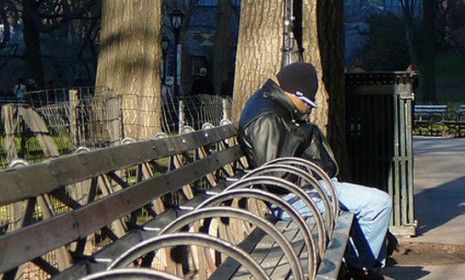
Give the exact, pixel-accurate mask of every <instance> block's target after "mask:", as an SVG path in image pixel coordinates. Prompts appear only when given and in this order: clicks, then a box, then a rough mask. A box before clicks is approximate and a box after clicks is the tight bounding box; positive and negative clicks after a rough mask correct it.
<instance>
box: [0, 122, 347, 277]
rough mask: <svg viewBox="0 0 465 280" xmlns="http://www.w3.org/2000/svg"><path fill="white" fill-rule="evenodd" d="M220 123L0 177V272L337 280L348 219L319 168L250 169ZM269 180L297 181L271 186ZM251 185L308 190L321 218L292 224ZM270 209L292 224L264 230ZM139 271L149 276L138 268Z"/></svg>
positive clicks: (271, 223)
mask: <svg viewBox="0 0 465 280" xmlns="http://www.w3.org/2000/svg"><path fill="white" fill-rule="evenodd" d="M223 124H224V125H222V126H219V127H212V126H211V125H205V126H204V127H203V129H202V130H198V131H193V130H192V129H190V128H189V127H186V128H185V129H184V130H183V131H184V132H185V133H182V134H180V135H176V136H169V137H168V136H167V135H165V134H159V135H157V137H155V139H152V140H145V141H140V142H134V141H132V140H131V139H126V140H125V141H123V143H122V144H121V145H118V146H114V147H108V148H103V149H96V150H91V151H89V150H87V149H86V148H81V149H79V151H77V152H76V153H75V154H72V155H67V156H60V157H57V158H54V159H50V160H47V161H45V162H42V163H38V164H33V165H27V163H25V162H22V161H17V162H15V163H13V164H12V168H10V169H8V170H5V171H3V172H1V173H0V182H1V188H0V193H1V195H0V207H1V209H12V212H11V213H12V217H13V219H12V221H3V220H1V221H0V223H2V224H3V225H4V227H2V228H4V231H5V232H4V233H3V234H1V235H0V251H1V252H2V253H1V254H0V273H2V274H3V276H4V277H7V278H8V277H10V278H13V277H15V276H17V275H19V274H20V273H22V272H24V271H27V270H28V269H30V266H31V264H34V265H35V266H37V267H38V268H39V270H40V271H39V272H37V274H40V275H45V277H44V278H46V277H51V278H52V279H80V278H83V277H87V279H121V278H118V277H129V278H133V279H154V277H159V278H157V279H179V278H176V277H175V276H173V274H174V273H176V272H178V273H179V272H180V271H184V273H186V274H185V275H184V276H185V277H189V274H188V273H189V272H186V271H190V272H191V273H196V274H197V276H198V277H199V278H200V279H204V278H206V277H207V276H208V277H209V278H210V279H232V278H234V279H240V278H244V277H245V278H247V277H249V276H250V275H253V276H255V277H256V278H258V279H277V278H279V279H281V278H288V277H291V278H293V279H306V278H307V277H308V278H310V279H337V277H338V273H339V269H340V267H341V262H342V258H343V254H344V251H345V247H346V243H347V240H348V236H349V231H350V228H351V224H352V219H353V216H352V214H350V213H347V212H341V211H339V208H338V205H337V199H336V197H335V195H334V194H333V193H332V192H331V191H330V190H329V195H328V190H324V189H321V186H320V185H319V184H318V182H317V180H316V179H315V178H317V179H324V178H323V177H324V175H322V174H321V170H318V168H315V167H314V166H313V165H311V164H309V163H308V162H302V161H301V160H299V159H293V158H289V159H280V160H278V161H277V162H275V163H270V164H269V165H266V166H264V167H261V168H258V169H254V170H250V169H249V168H248V165H247V161H246V159H245V157H244V154H243V151H242V149H241V148H240V146H239V145H238V143H237V140H236V138H235V137H236V133H237V131H236V128H235V126H234V125H231V124H228V123H223ZM280 172H281V173H286V174H288V173H292V174H294V175H296V176H297V178H299V180H298V182H290V181H286V180H284V179H282V178H281V177H276V176H273V174H279V173H280ZM263 186H274V187H279V188H284V189H287V190H290V191H292V192H295V193H298V194H299V196H301V197H304V198H305V195H304V194H302V193H304V192H302V190H301V187H305V186H307V187H312V188H315V189H316V190H319V194H320V197H322V198H323V197H326V198H325V199H324V200H325V201H326V204H325V209H324V211H322V212H321V211H317V210H315V216H313V217H310V218H307V219H306V220H303V218H302V217H301V216H300V215H298V214H295V213H294V214H292V213H293V212H292V211H293V210H292V207H291V208H289V209H287V208H286V207H287V206H288V205H287V204H286V202H285V201H284V200H282V198H281V197H279V196H277V195H273V194H271V193H269V192H267V191H266V190H264V189H263V188H262V187H263ZM233 198H242V199H233ZM307 199H308V197H307ZM306 203H309V204H310V205H311V203H312V202H311V201H309V200H306ZM270 204H274V205H280V206H282V208H283V209H285V210H286V209H287V211H289V212H290V213H291V214H290V216H291V217H293V219H291V220H289V221H280V220H276V219H275V218H274V216H273V215H270V213H269V211H268V208H267V205H270ZM0 218H2V219H4V217H0ZM214 218H219V219H214ZM199 220H203V221H204V222H203V224H202V226H199V225H198V224H196V223H195V221H199ZM186 227H187V228H189V229H191V231H195V232H188V233H187V232H185V231H183V230H182V229H186ZM207 232H210V233H213V234H211V235H207V234H205V233H207ZM184 245H196V247H195V248H196V249H192V248H191V247H189V248H191V249H185V247H183V246H184ZM171 247H174V248H173V249H169V248H171ZM202 248H206V249H202ZM212 249H215V250H216V251H219V252H221V253H222V255H221V256H218V254H214V253H211V251H210V250H212ZM186 250H187V251H186ZM155 251H157V252H159V253H157V254H155V253H153V252H155ZM185 252H189V254H185ZM225 256H227V257H225ZM160 258H161V259H160ZM154 259H155V260H159V261H160V262H159V263H160V264H156V262H154V261H153V260H154ZM128 264H132V266H134V267H130V268H128V267H127V265H128ZM150 264H153V265H154V266H155V268H158V270H157V269H151V270H147V269H144V268H143V267H146V266H150ZM157 265H158V266H157ZM160 270H164V272H162V271H160ZM178 275H179V274H178ZM190 276H192V275H190Z"/></svg>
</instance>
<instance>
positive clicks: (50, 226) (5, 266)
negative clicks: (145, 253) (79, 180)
mask: <svg viewBox="0 0 465 280" xmlns="http://www.w3.org/2000/svg"><path fill="white" fill-rule="evenodd" d="M242 156H243V154H242V150H241V148H240V146H234V147H231V148H228V149H226V150H223V151H219V152H217V153H215V154H214V155H210V156H208V157H206V158H204V159H201V160H199V161H196V162H193V163H191V164H189V165H186V166H184V167H181V168H179V169H175V170H173V171H172V172H170V173H167V174H164V175H161V176H158V177H154V178H151V179H149V180H146V181H143V182H141V183H138V184H136V185H134V186H132V187H130V188H126V189H124V190H121V191H119V192H117V193H114V194H112V195H109V196H107V197H104V198H102V199H100V200H98V201H96V202H94V203H92V204H89V205H86V206H83V207H82V208H80V209H76V210H74V211H73V212H71V213H68V214H64V215H61V216H57V217H54V218H51V219H49V220H46V221H43V222H40V223H37V224H34V225H32V226H30V227H26V228H22V229H20V230H18V231H15V232H12V233H8V234H5V235H2V236H0V252H8V254H1V255H0V271H2V272H3V271H7V270H9V269H11V268H14V267H16V266H17V265H20V264H22V263H24V262H26V261H28V260H30V259H33V258H35V257H38V256H41V255H43V254H45V253H46V252H48V251H51V250H53V249H55V248H58V247H60V246H62V245H65V244H67V243H69V242H71V241H73V240H75V239H77V238H84V237H86V236H87V235H89V234H91V233H93V232H95V231H97V230H98V229H100V228H101V227H103V226H105V225H108V224H110V223H111V222H112V221H114V220H116V219H118V218H120V217H122V216H124V215H126V214H129V213H131V212H132V211H134V210H135V209H138V208H140V207H142V206H143V205H145V204H146V203H149V202H150V201H151V200H153V198H154V197H159V196H161V195H163V194H166V193H168V192H172V191H175V190H177V189H179V188H180V187H181V186H183V185H185V184H187V183H190V182H192V181H195V180H197V179H198V178H199V177H201V176H205V175H206V174H208V173H210V172H212V171H213V170H217V169H220V168H221V167H222V166H224V165H225V164H227V163H229V162H233V161H235V160H238V159H239V158H240V157H242ZM116 209H117V210H116ZM89 217H92V219H89ZM31 236H34V238H31Z"/></svg>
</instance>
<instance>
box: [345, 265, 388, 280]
mask: <svg viewBox="0 0 465 280" xmlns="http://www.w3.org/2000/svg"><path fill="white" fill-rule="evenodd" d="M341 279H344V280H364V279H370V280H384V279H385V278H384V276H383V274H382V273H381V269H379V268H362V269H360V268H355V267H345V273H344V275H343V276H342V277H341Z"/></svg>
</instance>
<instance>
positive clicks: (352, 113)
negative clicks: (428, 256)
mask: <svg viewBox="0 0 465 280" xmlns="http://www.w3.org/2000/svg"><path fill="white" fill-rule="evenodd" d="M415 74H416V73H414V72H404V71H402V72H366V73H347V74H346V76H345V78H346V94H347V95H346V120H347V145H348V156H349V162H350V172H351V177H352V181H353V182H354V183H359V184H362V185H366V186H371V187H376V188H378V189H381V190H384V191H386V192H388V193H389V195H391V197H392V200H393V212H392V216H391V223H390V230H391V232H392V233H393V234H395V235H398V236H413V235H415V224H416V222H415V217H414V199H413V195H414V194H413V186H414V182H413V178H414V176H413V151H412V102H413V98H414V94H413V90H412V84H413V82H414V79H416V77H415Z"/></svg>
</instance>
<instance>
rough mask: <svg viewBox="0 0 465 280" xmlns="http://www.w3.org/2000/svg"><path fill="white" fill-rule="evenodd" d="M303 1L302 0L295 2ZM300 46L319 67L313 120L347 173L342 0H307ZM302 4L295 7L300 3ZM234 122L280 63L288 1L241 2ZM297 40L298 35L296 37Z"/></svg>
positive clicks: (342, 172) (304, 4) (307, 56)
mask: <svg viewBox="0 0 465 280" xmlns="http://www.w3.org/2000/svg"><path fill="white" fill-rule="evenodd" d="M294 1H301V0H294ZM302 4H303V5H302V6H303V12H302V15H303V22H302V36H303V38H302V40H301V41H302V45H303V48H304V61H305V62H311V63H313V64H314V65H315V67H316V69H317V72H318V76H319V88H318V93H317V98H316V101H317V104H318V108H317V109H316V110H314V111H313V113H312V117H313V121H314V122H315V123H316V124H317V125H318V126H319V127H320V128H321V129H322V131H323V132H324V133H325V134H326V135H327V136H328V139H329V141H330V143H331V144H332V147H333V149H334V151H335V153H336V158H337V160H338V162H339V165H340V167H341V175H342V177H345V176H347V170H348V164H347V162H348V160H347V153H346V137H345V135H346V129H345V92H344V67H343V65H344V63H343V61H344V60H343V46H344V44H343V31H342V11H343V2H342V0H338V1H324V0H318V1H317V0H303V3H302ZM299 6H300V5H296V7H299ZM241 8H242V10H241V21H240V26H239V42H238V46H237V60H236V79H235V83H234V97H233V120H236V121H237V120H238V118H239V116H240V112H241V109H242V107H243V105H244V103H245V102H246V101H247V99H248V97H249V96H250V95H252V94H253V93H254V92H255V91H256V90H257V89H258V88H259V87H260V86H261V85H262V84H263V82H264V81H265V80H266V79H268V78H270V77H271V76H273V75H274V74H275V73H276V72H277V71H278V70H279V69H280V66H281V60H282V52H281V49H282V44H283V37H282V34H283V23H282V19H283V12H284V9H283V8H284V4H283V3H282V2H277V1H265V3H263V2H260V3H259V2H258V1H252V0H247V1H243V2H242V7H241ZM297 39H298V40H297V41H299V40H300V39H299V38H297Z"/></svg>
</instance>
